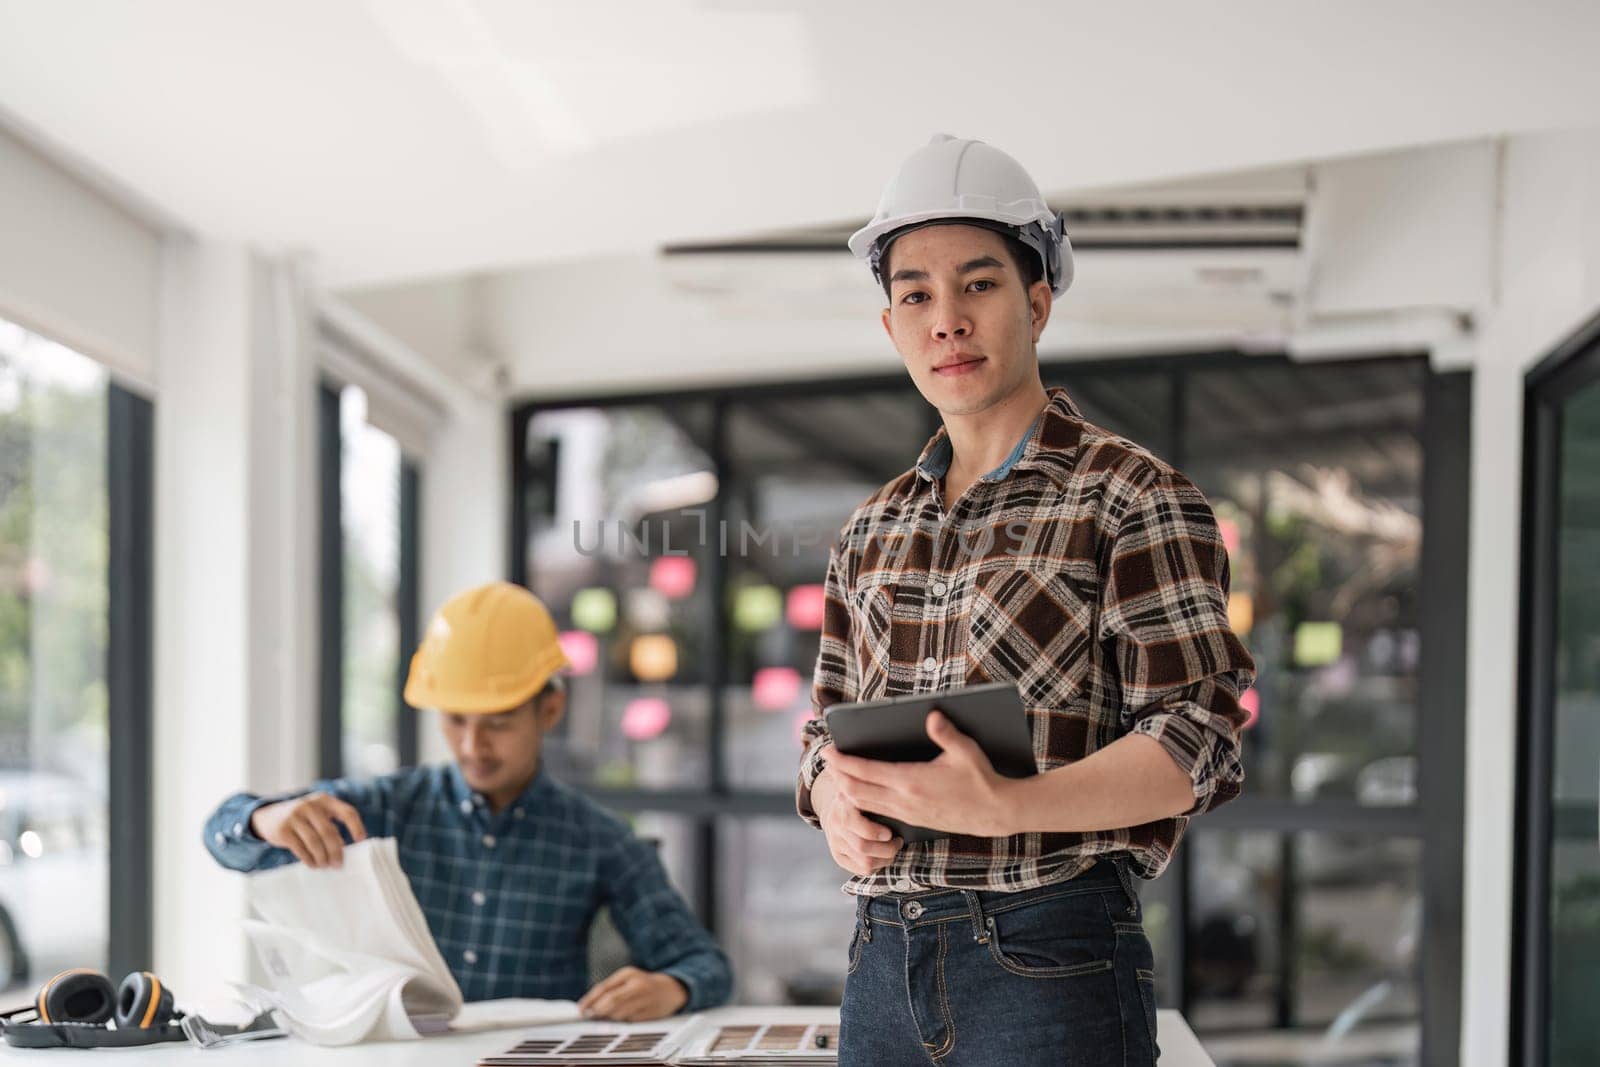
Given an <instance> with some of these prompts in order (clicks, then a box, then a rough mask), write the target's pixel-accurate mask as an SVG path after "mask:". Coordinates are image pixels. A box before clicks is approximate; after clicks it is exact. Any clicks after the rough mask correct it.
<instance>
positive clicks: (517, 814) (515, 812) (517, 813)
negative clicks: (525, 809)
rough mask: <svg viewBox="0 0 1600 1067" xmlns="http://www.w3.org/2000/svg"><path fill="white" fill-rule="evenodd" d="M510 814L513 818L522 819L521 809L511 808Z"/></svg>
mask: <svg viewBox="0 0 1600 1067" xmlns="http://www.w3.org/2000/svg"><path fill="white" fill-rule="evenodd" d="M511 814H512V815H513V816H515V817H516V818H518V819H520V818H522V809H521V808H512V809H511Z"/></svg>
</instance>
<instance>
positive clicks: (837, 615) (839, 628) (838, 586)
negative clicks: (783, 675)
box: [794, 538, 858, 829]
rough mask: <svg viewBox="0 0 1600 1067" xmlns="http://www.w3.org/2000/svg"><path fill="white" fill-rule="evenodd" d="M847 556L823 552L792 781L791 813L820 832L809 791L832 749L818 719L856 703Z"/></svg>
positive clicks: (840, 545)
mask: <svg viewBox="0 0 1600 1067" xmlns="http://www.w3.org/2000/svg"><path fill="white" fill-rule="evenodd" d="M848 551H849V550H848V547H847V545H846V542H845V540H844V539H843V538H841V539H840V540H839V541H837V542H835V544H834V546H833V548H832V549H831V550H829V552H828V573H827V577H826V578H825V579H824V580H823V587H822V588H823V608H822V636H821V641H820V643H819V645H818V649H817V666H816V669H815V670H814V671H813V672H812V676H811V719H810V720H809V721H808V722H807V723H806V724H805V727H804V729H803V730H802V731H801V735H800V740H801V744H802V745H803V746H804V749H803V754H802V755H801V757H800V773H799V777H798V778H797V779H796V781H795V795H794V805H795V810H796V811H797V812H799V814H800V817H801V818H802V819H804V820H805V821H806V822H808V823H810V824H811V825H812V826H815V827H818V828H819V829H820V828H821V826H822V823H821V821H820V820H819V819H818V818H817V813H816V810H815V809H814V808H812V806H811V787H812V786H813V785H814V784H816V781H817V775H819V774H821V773H822V771H823V768H824V767H825V766H827V750H828V749H829V748H831V747H832V745H833V739H832V738H831V737H829V736H828V724H827V722H826V721H825V720H824V719H823V717H822V713H823V712H824V711H826V710H827V709H828V708H830V707H832V706H833V705H834V704H839V703H843V702H846V701H851V700H854V699H856V689H857V685H858V681H857V677H858V676H857V670H856V657H855V651H854V649H853V647H852V645H851V637H850V598H849V588H850V582H849V570H848V568H849V555H848Z"/></svg>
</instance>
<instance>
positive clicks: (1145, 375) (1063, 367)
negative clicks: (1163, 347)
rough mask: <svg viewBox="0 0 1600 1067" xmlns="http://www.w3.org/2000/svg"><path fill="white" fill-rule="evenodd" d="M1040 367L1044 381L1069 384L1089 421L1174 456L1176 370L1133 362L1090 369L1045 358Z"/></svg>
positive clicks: (1077, 403)
mask: <svg viewBox="0 0 1600 1067" xmlns="http://www.w3.org/2000/svg"><path fill="white" fill-rule="evenodd" d="M1041 372H1042V376H1043V378H1044V384H1045V385H1046V386H1047V387H1048V386H1052V385H1060V386H1062V387H1063V388H1065V389H1066V391H1067V395H1068V396H1070V397H1071V398H1072V402H1073V403H1074V404H1076V405H1077V406H1078V410H1079V411H1081V412H1083V417H1084V418H1086V419H1088V420H1089V421H1090V422H1092V423H1094V424H1095V425H1097V426H1102V427H1104V428H1105V429H1107V430H1110V431H1111V432H1112V433H1116V434H1121V435H1122V436H1124V437H1126V438H1128V439H1129V440H1131V441H1134V442H1136V443H1137V444H1139V445H1142V446H1143V447H1145V448H1147V449H1149V450H1150V451H1151V452H1153V453H1155V454H1156V455H1158V456H1161V457H1162V458H1164V459H1168V460H1170V459H1172V457H1173V454H1174V451H1175V447H1176V436H1175V435H1176V433H1177V426H1175V425H1174V422H1173V418H1172V375H1171V374H1164V373H1152V372H1150V371H1141V370H1137V369H1134V368H1131V367H1130V368H1129V369H1127V370H1114V371H1099V372H1094V373H1088V372H1085V371H1083V370H1081V369H1078V368H1074V367H1073V366H1072V365H1071V364H1070V363H1066V364H1056V365H1054V366H1052V365H1050V364H1045V365H1044V366H1043V367H1042V368H1041Z"/></svg>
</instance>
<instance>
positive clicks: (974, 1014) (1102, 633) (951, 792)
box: [796, 136, 1255, 1067]
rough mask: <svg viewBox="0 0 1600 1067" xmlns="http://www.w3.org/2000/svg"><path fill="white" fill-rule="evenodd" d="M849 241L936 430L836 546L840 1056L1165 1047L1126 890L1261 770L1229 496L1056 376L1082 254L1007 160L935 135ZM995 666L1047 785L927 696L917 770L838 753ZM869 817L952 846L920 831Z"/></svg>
mask: <svg viewBox="0 0 1600 1067" xmlns="http://www.w3.org/2000/svg"><path fill="white" fill-rule="evenodd" d="M850 248H851V250H852V251H853V252H855V254H856V255H857V256H859V257H861V258H863V259H865V260H866V261H867V262H868V264H869V265H870V267H871V269H872V272H873V275H874V277H875V278H876V279H877V280H878V282H879V284H880V285H882V287H883V289H884V294H885V296H886V297H887V299H888V307H886V308H885V309H884V311H883V314H882V318H883V326H884V330H885V331H886V332H887V333H888V335H889V339H890V340H891V341H892V342H893V344H894V347H895V349H896V350H897V351H898V352H899V354H900V357H901V359H902V360H903V361H904V363H905V365H906V370H907V372H908V373H909V374H910V375H911V379H912V381H913V382H914V383H915V385H916V386H917V389H918V390H919V391H920V392H921V393H922V395H923V397H924V398H925V399H926V400H927V401H928V403H930V404H931V405H933V406H934V407H935V408H936V409H937V410H938V411H939V414H940V415H941V416H942V418H943V423H944V425H943V427H942V428H941V429H940V430H939V432H938V433H936V434H935V435H934V436H933V438H932V439H931V440H929V441H928V442H927V445H926V446H925V447H924V448H923V450H922V453H921V456H920V457H919V458H918V460H917V463H916V465H915V466H914V467H913V468H912V469H910V470H908V471H907V472H905V473H904V474H903V475H901V476H900V477H899V478H897V479H895V480H894V481H892V482H890V483H889V484H888V485H885V486H883V487H882V488H881V489H879V490H878V491H877V492H875V493H874V494H873V495H872V496H871V497H870V498H868V499H867V500H866V501H865V502H864V503H862V504H861V505H860V506H859V507H857V508H856V509H855V511H854V512H853V513H852V515H851V517H850V519H849V521H848V522H847V523H846V524H845V526H844V527H843V529H842V530H841V531H840V534H839V538H838V540H837V542H836V543H835V544H834V546H833V548H832V551H831V553H830V557H829V563H828V573H827V581H826V589H827V606H826V612H825V620H824V626H823V633H822V643H821V650H820V652H819V655H818V658H817V667H816V675H815V688H814V691H813V703H814V705H815V709H816V711H817V712H818V713H819V715H818V717H816V718H814V719H813V720H812V721H811V722H810V723H808V724H807V728H806V732H805V754H804V756H803V758H802V762H801V768H800V775H799V780H798V783H797V797H796V800H797V807H798V808H799V812H800V814H801V816H802V817H803V818H805V819H806V820H807V821H808V822H810V823H811V824H812V825H814V826H818V827H820V828H821V829H822V830H823V831H824V833H825V834H826V835H827V841H828V847H829V849H830V851H831V852H832V854H833V857H834V859H835V860H836V861H837V862H838V864H839V865H840V866H841V867H843V868H844V869H845V870H847V871H848V872H850V875H851V877H850V879H849V881H848V882H847V883H846V885H845V890H846V892H848V893H851V894H853V895H854V896H855V897H856V900H857V913H856V914H857V920H856V930H855V936H854V938H853V940H852V943H851V946H850V952H849V957H848V961H847V964H846V970H847V979H846V983H845V994H844V1003H843V1010H842V1016H841V1021H842V1026H843V1029H842V1032H841V1047H840V1063H841V1064H846V1065H860V1064H874V1065H894V1064H902V1063H903V1064H912V1063H927V1062H928V1061H929V1060H930V1059H932V1060H933V1061H934V1062H937V1063H940V1064H999V1063H1006V1064H1012V1063H1017V1064H1023V1063H1026V1064H1044V1063H1073V1064H1090V1065H1093V1064H1116V1065H1118V1067H1124V1065H1131V1064H1147V1063H1153V1062H1154V1060H1155V1057H1156V1055H1157V1050H1156V1035H1155V999H1154V998H1155V985H1154V983H1155V973H1154V962H1153V958H1152V955H1151V950H1150V944H1149V941H1148V940H1147V939H1146V937H1145V933H1144V928H1143V926H1142V923H1141V913H1140V905H1139V896H1138V891H1137V880H1138V879H1148V878H1154V877H1155V876H1156V875H1158V874H1160V873H1161V871H1162V870H1163V868H1165V867H1166V865H1167V864H1168V862H1170V860H1171V858H1172V855H1173V852H1174V850H1175V849H1176V848H1177V847H1178V843H1179V841H1180V839H1181V838H1182V836H1183V832H1184V828H1185V826H1186V825H1187V823H1188V820H1189V819H1190V818H1191V817H1193V816H1195V815H1197V814H1200V813H1201V812H1204V811H1208V810H1210V809H1211V808H1214V807H1216V806H1217V805H1219V804H1222V803H1225V802H1226V801H1228V800H1230V799H1232V798H1233V797H1235V796H1237V795H1238V794H1239V790H1240V788H1241V785H1242V782H1243V778H1244V774H1243V770H1242V768H1241V766H1240V759H1239V731H1240V729H1241V728H1242V726H1243V724H1244V723H1245V721H1246V719H1247V715H1246V713H1245V712H1244V711H1243V710H1242V709H1241V708H1240V704H1239V699H1240V696H1241V695H1242V694H1243V693H1244V692H1245V690H1246V689H1248V688H1249V686H1250V685H1251V683H1252V682H1253V681H1254V677H1255V665H1254V662H1253V661H1252V659H1251V657H1250V654H1249V653H1248V652H1247V651H1246V650H1245V648H1244V646H1243V645H1242V644H1241V643H1240V642H1239V640H1238V638H1237V637H1236V636H1235V635H1234V633H1233V631H1232V629H1231V627H1230V626H1229V623H1228V610H1227V605H1228V581H1229V571H1228V555H1227V551H1226V549H1225V548H1224V546H1223V541H1222V537H1221V535H1220V534H1219V532H1218V528H1217V523H1216V519H1215V516H1214V515H1213V513H1212V510H1211V507H1210V505H1209V504H1208V503H1207V501H1206V499H1205V497H1204V496H1203V495H1202V494H1201V493H1200V491H1199V490H1198V489H1196V488H1195V487H1194V485H1193V484H1192V483H1191V482H1190V481H1189V480H1188V479H1187V478H1185V477H1184V476H1183V474H1181V473H1180V472H1178V471H1177V470H1175V469H1173V468H1172V467H1171V466H1170V465H1168V464H1167V463H1165V462H1163V461H1162V460H1160V459H1159V458H1157V457H1156V456H1154V455H1152V454H1151V453H1150V452H1149V451H1148V450H1147V449H1145V448H1143V447H1142V446H1140V445H1139V444H1137V443H1136V442H1133V441H1129V440H1127V439H1126V438H1122V437H1119V436H1117V435H1115V434H1113V433H1111V432H1110V431H1108V430H1106V429H1103V428H1102V427H1100V426H1097V425H1095V424H1094V423H1092V422H1089V421H1088V420H1086V419H1085V418H1084V417H1083V414H1082V413H1081V412H1080V411H1079V410H1078V408H1077V406H1076V405H1075V404H1074V403H1073V402H1072V399H1071V397H1070V396H1069V395H1068V394H1067V392H1066V391H1065V390H1063V389H1059V388H1053V389H1046V388H1045V387H1044V385H1043V383H1042V380H1041V377H1040V372H1039V358H1038V344H1039V338H1040V336H1041V335H1042V334H1043V332H1044V329H1045V327H1046V325H1047V324H1048V323H1049V321H1050V312H1051V308H1052V304H1053V302H1054V300H1055V298H1057V297H1060V296H1061V295H1062V294H1063V293H1065V292H1066V291H1067V287H1068V286H1069V285H1071V283H1072V277H1073V262H1072V246H1071V244H1070V242H1069V241H1068V239H1067V235H1066V233H1065V229H1064V225H1063V221H1062V217H1061V216H1060V215H1058V214H1056V213H1055V212H1053V211H1051V209H1050V208H1049V207H1048V205H1046V203H1045V201H1044V198H1043V197H1042V196H1040V194H1039V191H1038V188H1037V187H1036V186H1035V184H1034V182H1033V180H1032V179H1031V178H1030V177H1029V176H1028V174H1027V172H1026V171H1024V170H1023V168H1022V167H1021V166H1020V165H1019V164H1018V163H1017V162H1016V161H1015V160H1014V159H1012V158H1011V157H1010V156H1008V155H1006V154H1005V153H1004V152H1001V151H999V150H998V149H995V148H993V147H991V146H989V145H986V144H984V143H982V142H981V141H970V140H958V139H955V138H950V137H945V136H938V137H935V138H934V139H933V140H932V141H931V142H930V143H929V144H928V145H926V146H924V147H923V148H921V149H919V150H918V151H917V152H916V153H914V154H913V155H912V156H911V157H910V158H909V159H908V160H906V162H905V163H904V164H903V165H902V167H901V168H900V171H899V173H898V174H897V175H896V176H895V178H894V180H893V181H891V182H890V184H889V187H888V189H887V190H886V191H885V193H884V195H883V200H882V202H881V203H880V205H879V207H878V212H877V214H876V216H874V218H873V220H872V222H871V223H870V224H869V225H868V226H866V227H865V228H863V229H862V230H860V231H858V232H857V233H856V234H855V235H854V236H852V237H851V238H850ZM984 682H1010V683H1014V684H1015V685H1016V686H1017V689H1018V691H1019V693H1020V694H1021V696H1022V703H1023V705H1024V706H1025V708H1026V710H1027V715H1028V721H1029V727H1030V730H1031V732H1032V736H1033V747H1034V755H1035V762H1036V764H1037V770H1038V772H1039V773H1037V774H1036V775H1034V776H1032V777H1029V778H1015V779H1014V778H1005V777H1002V776H1000V775H999V774H998V773H996V771H995V770H994V768H993V766H992V765H991V764H990V762H989V760H988V758H987V757H986V756H985V755H984V753H983V751H982V749H981V748H979V747H978V745H977V744H976V742H974V741H973V740H972V739H970V738H968V737H966V736H965V735H963V734H962V733H961V732H959V731H958V730H956V729H955V727H954V726H952V725H951V723H950V722H949V720H948V719H946V718H945V717H944V716H942V715H940V714H938V713H937V712H935V713H933V714H931V715H929V716H928V721H927V724H926V727H927V732H928V736H929V738H930V739H931V740H932V741H933V742H934V744H936V745H937V746H938V748H939V749H940V750H941V754H940V755H939V756H938V758H936V759H934V760H931V761H929V762H925V763H887V762H879V761H874V760H868V759H863V758H860V757H856V756H849V755H846V754H844V753H842V752H839V751H838V750H837V749H836V748H835V747H834V746H833V743H832V739H831V738H830V736H829V734H828V730H827V726H826V724H825V722H824V720H823V719H822V718H821V717H820V712H821V711H822V710H823V709H825V708H827V707H829V706H831V705H834V704H837V703H841V702H853V701H864V700H874V699H878V698H882V697H890V696H897V695H901V694H913V693H937V692H941V691H944V690H948V689H954V688H959V687H962V686H966V685H973V684H979V683H984ZM865 812H871V813H873V814H875V815H879V816H886V817H888V818H891V819H895V820H899V821H901V822H903V823H906V824H910V825H917V826H923V827H931V828H934V829H936V830H939V831H941V832H943V833H944V834H945V835H946V836H943V837H941V838H939V839H936V840H932V841H916V842H910V843H907V842H902V841H901V840H899V839H898V838H896V837H894V836H892V833H891V831H890V830H889V829H887V828H886V827H885V826H883V825H881V824H880V823H879V822H878V821H876V820H874V819H870V818H868V817H867V816H866V815H865V814H863V813H865Z"/></svg>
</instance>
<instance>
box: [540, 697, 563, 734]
mask: <svg viewBox="0 0 1600 1067" xmlns="http://www.w3.org/2000/svg"><path fill="white" fill-rule="evenodd" d="M566 713H567V694H566V691H565V690H562V689H557V690H555V691H554V692H550V693H546V694H545V695H544V696H543V697H542V698H541V699H540V700H539V702H538V703H537V704H535V705H534V707H533V714H534V716H535V717H536V718H537V719H538V720H539V732H540V733H549V732H550V731H551V730H554V729H555V728H556V726H557V725H558V724H560V722H561V717H562V716H563V715H565V714H566Z"/></svg>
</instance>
